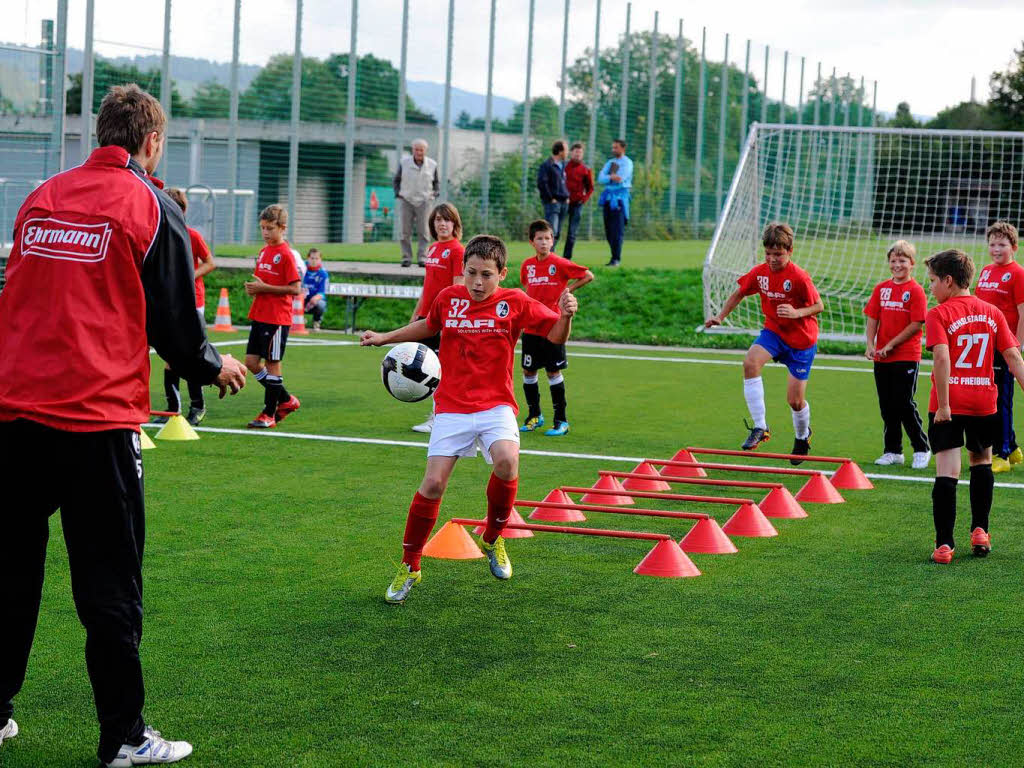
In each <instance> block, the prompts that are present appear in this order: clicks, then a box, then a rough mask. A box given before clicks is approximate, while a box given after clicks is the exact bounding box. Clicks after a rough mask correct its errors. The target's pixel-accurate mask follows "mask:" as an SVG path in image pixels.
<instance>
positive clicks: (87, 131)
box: [79, 0, 96, 163]
mask: <svg viewBox="0 0 1024 768" xmlns="http://www.w3.org/2000/svg"><path fill="white" fill-rule="evenodd" d="M95 5H96V0H85V50H84V51H83V54H82V105H81V109H80V110H79V111H80V112H81V113H82V135H81V145H80V151H79V155H80V157H79V162H82V163H84V162H85V161H86V159H88V157H89V153H90V152H91V151H92V89H93V54H92V38H93V19H94V17H95V10H96V9H95Z"/></svg>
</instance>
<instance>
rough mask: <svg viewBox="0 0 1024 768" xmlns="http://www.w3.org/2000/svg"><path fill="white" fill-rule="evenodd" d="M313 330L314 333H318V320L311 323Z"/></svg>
mask: <svg viewBox="0 0 1024 768" xmlns="http://www.w3.org/2000/svg"><path fill="white" fill-rule="evenodd" d="M313 330H314V331H319V330H320V321H319V320H314V321H313Z"/></svg>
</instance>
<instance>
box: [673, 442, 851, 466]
mask: <svg viewBox="0 0 1024 768" xmlns="http://www.w3.org/2000/svg"><path fill="white" fill-rule="evenodd" d="M686 450H688V451H689V452H690V453H703V454H707V455H709V456H751V457H756V458H761V459H800V460H802V461H822V462H825V463H826V464H842V463H844V462H847V461H853V459H848V458H842V457H839V456H801V455H798V454H795V453H766V452H765V451H737V450H733V449H731V448H695V447H693V446H687V447H686Z"/></svg>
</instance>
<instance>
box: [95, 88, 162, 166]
mask: <svg viewBox="0 0 1024 768" xmlns="http://www.w3.org/2000/svg"><path fill="white" fill-rule="evenodd" d="M166 127H167V116H166V115H165V114H164V109H163V107H161V106H160V102H159V101H157V100H156V99H155V98H153V97H152V96H151V95H149V94H148V93H146V92H145V91H144V90H142V89H141V88H139V86H137V85H136V84H135V83H129V84H128V85H112V86H111V87H110V90H109V91H107V95H106V96H104V97H103V102H102V103H101V104H100V111H99V114H97V115H96V141H97V142H99V145H100V146H101V147H110V146H114V147H121V148H122V149H124V150H125V151H127V152H128V154H130V155H134V154H135V153H136V152H138V151H140V150H141V149H142V144H143V142H145V140H146V136H148V135H149V134H151V133H153V132H154V131H155V132H156V133H163V132H164V128H166Z"/></svg>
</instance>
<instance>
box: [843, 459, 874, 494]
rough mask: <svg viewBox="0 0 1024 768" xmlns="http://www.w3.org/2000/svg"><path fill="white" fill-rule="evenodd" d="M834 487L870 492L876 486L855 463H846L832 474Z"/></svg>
mask: <svg viewBox="0 0 1024 768" xmlns="http://www.w3.org/2000/svg"><path fill="white" fill-rule="evenodd" d="M832 487H833V488H842V489H843V490H849V491H870V490H871V489H872V488H874V487H875V486H874V485H873V484H872V483H871V481H870V480H868V476H867V475H865V474H864V471H863V470H862V469H861V468H860V467H859V466H858V465H857V462H855V461H844V462H843V463H842V464H841V465H840V466H839V469H837V470H836V471H835V472H834V473H833V474H832Z"/></svg>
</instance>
